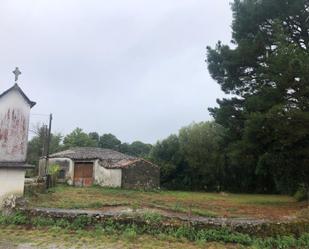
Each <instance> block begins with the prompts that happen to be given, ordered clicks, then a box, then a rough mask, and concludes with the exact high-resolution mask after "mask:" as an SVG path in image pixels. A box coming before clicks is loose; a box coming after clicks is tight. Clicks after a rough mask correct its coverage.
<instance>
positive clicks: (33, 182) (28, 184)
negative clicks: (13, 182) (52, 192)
mask: <svg viewBox="0 0 309 249" xmlns="http://www.w3.org/2000/svg"><path fill="white" fill-rule="evenodd" d="M45 191H46V182H45V181H38V180H37V179H33V178H27V179H26V180H25V188H24V194H25V195H26V196H29V195H30V196H31V195H35V194H37V193H44V192H45Z"/></svg>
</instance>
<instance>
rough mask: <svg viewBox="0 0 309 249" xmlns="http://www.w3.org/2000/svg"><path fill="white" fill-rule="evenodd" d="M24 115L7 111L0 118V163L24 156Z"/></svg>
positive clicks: (11, 110) (25, 134) (15, 111)
mask: <svg viewBox="0 0 309 249" xmlns="http://www.w3.org/2000/svg"><path fill="white" fill-rule="evenodd" d="M26 117H27V116H26V114H25V113H23V112H22V111H21V110H19V109H8V111H7V112H6V113H5V115H2V116H0V150H1V152H0V161H1V160H3V158H1V157H4V160H5V159H6V158H5V157H7V158H10V159H14V157H16V158H20V157H21V156H24V155H25V154H26V148H27V135H28V134H27V125H26V124H27V119H26Z"/></svg>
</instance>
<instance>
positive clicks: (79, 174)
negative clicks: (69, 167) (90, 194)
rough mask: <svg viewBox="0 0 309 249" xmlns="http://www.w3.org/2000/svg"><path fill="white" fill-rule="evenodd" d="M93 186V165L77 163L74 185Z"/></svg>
mask: <svg viewBox="0 0 309 249" xmlns="http://www.w3.org/2000/svg"><path fill="white" fill-rule="evenodd" d="M92 184H93V163H75V166H74V185H75V186H80V187H82V186H83V187H89V186H91V185H92Z"/></svg>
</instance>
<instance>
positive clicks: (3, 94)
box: [0, 83, 36, 108]
mask: <svg viewBox="0 0 309 249" xmlns="http://www.w3.org/2000/svg"><path fill="white" fill-rule="evenodd" d="M12 90H17V91H18V92H19V93H20V95H21V96H22V97H23V98H24V99H25V100H26V102H27V103H28V104H29V105H30V107H31V108H32V107H33V106H34V105H35V104H36V103H35V102H34V101H31V100H30V99H29V98H28V97H27V95H26V94H25V93H24V92H23V90H22V89H21V88H20V87H19V85H18V84H17V83H15V84H14V85H13V86H12V87H10V88H9V89H7V90H6V91H4V92H3V93H1V94H0V98H1V97H3V96H5V95H6V94H8V93H9V92H10V91H12Z"/></svg>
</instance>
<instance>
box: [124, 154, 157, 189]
mask: <svg viewBox="0 0 309 249" xmlns="http://www.w3.org/2000/svg"><path fill="white" fill-rule="evenodd" d="M121 186H122V188H127V189H158V188H159V187H160V169H159V167H157V166H155V165H153V164H151V163H149V162H147V161H144V160H140V161H138V162H136V163H134V164H132V165H130V166H129V167H128V168H123V169H122V182H121Z"/></svg>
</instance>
